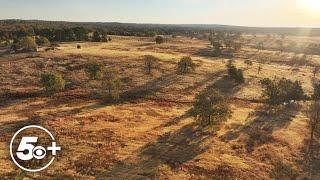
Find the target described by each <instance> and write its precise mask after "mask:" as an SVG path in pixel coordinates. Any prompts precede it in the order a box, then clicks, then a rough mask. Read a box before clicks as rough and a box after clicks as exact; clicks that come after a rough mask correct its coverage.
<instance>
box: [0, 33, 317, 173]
mask: <svg viewBox="0 0 320 180" xmlns="http://www.w3.org/2000/svg"><path fill="white" fill-rule="evenodd" d="M247 38H250V37H247ZM258 38H265V37H258ZM287 38H288V39H292V40H294V41H297V42H302V43H303V42H308V43H310V42H313V41H316V40H315V39H314V38H308V37H291V36H289V37H287ZM78 44H80V45H81V49H78V48H77V45H78ZM211 48H212V47H211V45H210V43H209V41H204V40H198V39H191V38H186V37H180V36H178V37H177V38H170V39H169V40H168V41H167V42H166V43H164V44H155V43H154V40H153V38H142V37H124V36H112V41H110V42H107V43H100V42H99V43H95V42H70V43H69V42H68V43H60V44H59V47H57V48H56V49H55V50H52V51H44V50H42V49H40V50H39V51H38V52H33V53H19V54H4V53H3V54H2V55H1V56H0V92H1V96H0V99H1V101H0V149H1V151H0V176H2V177H5V178H8V179H9V178H12V177H16V176H17V175H19V174H21V171H20V170H18V168H17V167H16V166H15V165H14V164H13V162H12V161H11V159H10V155H9V151H7V150H8V149H9V144H8V143H9V142H10V139H11V137H12V134H14V133H15V132H16V131H17V130H18V129H19V128H21V127H23V126H25V125H29V124H39V125H41V126H44V127H46V128H47V129H50V130H51V132H53V133H54V135H55V137H57V138H58V143H59V144H60V145H61V146H62V151H61V153H60V154H58V157H57V160H56V161H55V163H53V165H52V166H50V167H49V168H48V169H46V170H45V171H43V172H41V173H40V175H35V174H32V173H27V174H25V176H26V177H29V178H36V179H43V178H50V177H56V178H57V179H59V178H60V179H61V178H66V179H68V178H69V179H72V178H76V179H94V178H102V179H269V178H270V177H272V173H273V172H274V171H275V169H276V167H277V163H279V162H281V163H282V164H284V165H287V166H291V167H292V169H293V170H294V171H295V172H296V173H297V174H298V176H299V178H303V177H304V176H306V175H307V174H306V171H305V168H306V167H305V163H304V162H305V160H304V159H305V157H304V156H305V149H306V146H307V145H306V142H305V141H306V139H307V138H308V118H307V117H306V115H305V113H304V111H305V110H306V107H307V105H308V103H309V102H308V101H305V102H299V103H297V104H292V105H290V106H285V107H283V108H280V109H279V110H277V111H275V112H273V114H272V115H270V114H267V113H266V111H268V110H267V109H265V106H264V104H263V101H262V97H261V87H260V83H259V81H260V80H261V79H263V78H267V77H268V78H273V77H275V76H277V77H285V78H289V79H292V80H299V81H301V83H302V86H303V89H304V91H305V92H306V93H307V94H309V95H310V94H311V93H312V90H313V89H312V81H313V80H315V79H317V77H315V78H314V77H313V67H312V65H310V64H307V65H303V66H294V65H292V64H291V62H290V61H291V58H292V56H293V55H294V54H293V53H290V52H284V53H279V52H278V51H273V50H272V48H271V49H270V50H262V51H258V50H257V49H253V48H251V47H244V48H243V49H242V50H241V51H239V52H237V53H235V54H234V57H233V58H232V59H233V60H234V61H235V64H236V66H237V67H239V68H241V69H243V70H244V76H245V80H246V81H245V83H244V84H242V85H238V84H236V83H234V82H233V81H232V80H231V79H229V77H228V75H227V69H226V64H227V62H228V60H229V59H230V58H227V57H225V58H222V57H210V56H206V55H205V54H206V52H208V51H210V50H211ZM144 55H153V56H155V57H157V58H159V59H160V62H159V65H158V68H157V69H156V70H154V71H153V72H152V74H151V75H147V74H146V73H145V71H144V68H143V67H144V61H143V56H144ZM183 56H190V57H191V58H192V59H193V60H194V62H195V63H196V71H195V72H193V73H190V74H185V75H179V74H177V73H176V66H177V62H178V61H179V60H180V58H181V57H183ZM247 59H250V60H251V61H252V62H253V65H252V66H247V65H246V64H245V63H244V62H245V60H247ZM92 61H98V62H101V63H103V64H104V65H105V66H106V68H107V69H108V68H114V69H116V70H117V71H118V73H119V76H120V80H121V92H120V97H121V98H120V101H119V102H117V103H110V102H106V101H105V100H103V98H101V96H102V94H103V92H102V91H101V83H100V81H99V80H89V78H88V77H87V75H86V73H85V71H84V68H83V67H84V65H85V64H86V63H88V62H92ZM310 61H311V63H314V64H317V63H319V62H320V57H319V56H312V60H310ZM259 66H262V70H261V72H260V73H258V67H259ZM45 71H47V72H48V71H49V72H59V73H60V74H62V75H63V77H64V79H66V82H67V84H66V89H65V90H64V91H62V92H59V93H56V94H54V95H52V96H47V95H45V94H44V93H43V89H42V87H41V86H40V83H39V81H40V74H41V73H42V72H45ZM206 88H213V89H216V90H219V91H220V92H221V93H222V94H223V95H225V96H226V97H227V101H228V102H229V103H230V104H231V108H232V111H233V115H232V117H231V118H230V119H229V120H228V121H227V122H225V123H223V124H222V125H221V126H220V127H219V128H215V129H212V128H201V127H199V126H198V125H197V124H196V123H195V121H194V119H193V118H192V117H190V115H189V113H188V111H189V110H190V109H191V108H192V104H193V102H194V97H195V95H196V94H198V93H199V92H202V91H204V90H205V89H206ZM319 171H320V170H319ZM319 171H318V172H319ZM318 177H319V178H320V174H319V173H318Z"/></svg>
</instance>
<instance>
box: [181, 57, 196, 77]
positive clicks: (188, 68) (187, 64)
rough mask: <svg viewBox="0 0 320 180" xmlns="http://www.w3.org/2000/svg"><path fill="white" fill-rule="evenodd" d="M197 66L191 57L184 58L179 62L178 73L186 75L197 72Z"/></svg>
mask: <svg viewBox="0 0 320 180" xmlns="http://www.w3.org/2000/svg"><path fill="white" fill-rule="evenodd" d="M195 67H196V65H195V64H194V63H193V60H192V59H191V57H189V56H185V57H182V58H181V60H180V61H179V62H178V73H181V74H185V73H189V72H192V71H194V70H195Z"/></svg>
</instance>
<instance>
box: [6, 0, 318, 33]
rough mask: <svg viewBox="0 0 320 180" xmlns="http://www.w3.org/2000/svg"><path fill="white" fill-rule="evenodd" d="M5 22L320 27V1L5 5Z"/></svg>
mask: <svg viewBox="0 0 320 180" xmlns="http://www.w3.org/2000/svg"><path fill="white" fill-rule="evenodd" d="M0 19H41V20H59V21H60V20H63V21H99V22H135V23H165V24H228V25H245V26H316V27H320V0H0Z"/></svg>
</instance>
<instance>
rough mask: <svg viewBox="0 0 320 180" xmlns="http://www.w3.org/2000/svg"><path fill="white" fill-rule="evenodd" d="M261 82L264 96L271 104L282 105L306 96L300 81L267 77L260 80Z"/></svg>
mask: <svg viewBox="0 0 320 180" xmlns="http://www.w3.org/2000/svg"><path fill="white" fill-rule="evenodd" d="M260 84H261V87H262V88H263V91H262V94H263V97H265V98H266V101H267V103H268V104H270V105H280V104H282V103H289V102H290V101H292V100H293V101H296V100H301V99H303V98H305V95H304V92H303V89H302V86H301V83H300V82H299V81H294V82H293V81H291V80H288V79H285V78H282V79H274V80H271V79H269V78H265V79H263V80H261V81H260Z"/></svg>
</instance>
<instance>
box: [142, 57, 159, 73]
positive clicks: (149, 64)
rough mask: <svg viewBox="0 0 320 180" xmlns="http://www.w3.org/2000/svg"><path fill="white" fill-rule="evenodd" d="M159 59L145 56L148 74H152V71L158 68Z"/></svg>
mask: <svg viewBox="0 0 320 180" xmlns="http://www.w3.org/2000/svg"><path fill="white" fill-rule="evenodd" d="M157 61H158V58H156V57H154V56H151V55H146V56H144V65H145V69H146V71H147V73H148V74H151V71H152V69H153V68H154V67H155V66H156V64H157Z"/></svg>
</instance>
